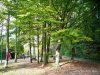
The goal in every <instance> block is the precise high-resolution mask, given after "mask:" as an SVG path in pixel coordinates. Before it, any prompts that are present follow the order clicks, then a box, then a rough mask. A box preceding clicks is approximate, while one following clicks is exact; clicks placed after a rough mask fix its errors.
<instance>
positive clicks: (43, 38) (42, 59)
mask: <svg viewBox="0 0 100 75" xmlns="http://www.w3.org/2000/svg"><path fill="white" fill-rule="evenodd" d="M43 39H44V38H43V34H42V49H41V60H40V62H43Z"/></svg>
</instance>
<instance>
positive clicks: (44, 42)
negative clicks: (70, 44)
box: [43, 21, 47, 65]
mask: <svg viewBox="0 0 100 75" xmlns="http://www.w3.org/2000/svg"><path fill="white" fill-rule="evenodd" d="M43 28H44V29H45V28H46V21H45V24H44V25H43ZM44 29H43V51H44V61H43V64H44V65H46V64H47V60H46V58H47V53H46V31H45V30H44Z"/></svg>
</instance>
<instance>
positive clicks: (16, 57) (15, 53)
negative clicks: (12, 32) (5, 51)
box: [15, 27, 18, 63]
mask: <svg viewBox="0 0 100 75" xmlns="http://www.w3.org/2000/svg"><path fill="white" fill-rule="evenodd" d="M17 42H18V40H17V27H16V43H15V63H16V62H17V49H18V48H17Z"/></svg>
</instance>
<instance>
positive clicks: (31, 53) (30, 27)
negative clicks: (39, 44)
mask: <svg viewBox="0 0 100 75" xmlns="http://www.w3.org/2000/svg"><path fill="white" fill-rule="evenodd" d="M31 47H32V46H31V26H30V23H29V51H30V63H32V50H31Z"/></svg>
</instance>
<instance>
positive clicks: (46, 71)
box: [0, 59, 100, 75]
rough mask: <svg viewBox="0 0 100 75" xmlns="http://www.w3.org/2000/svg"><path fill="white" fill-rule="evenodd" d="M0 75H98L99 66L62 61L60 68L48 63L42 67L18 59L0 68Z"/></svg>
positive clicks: (83, 62) (34, 62) (82, 62)
mask: <svg viewBox="0 0 100 75" xmlns="http://www.w3.org/2000/svg"><path fill="white" fill-rule="evenodd" d="M0 75H100V64H99V63H93V62H86V61H70V60H65V59H64V60H62V62H61V63H60V67H55V64H54V63H49V64H48V65H47V66H45V67H43V66H42V64H38V63H37V61H33V63H29V59H25V60H23V59H19V60H18V63H12V64H9V67H8V68H7V69H4V68H0Z"/></svg>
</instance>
